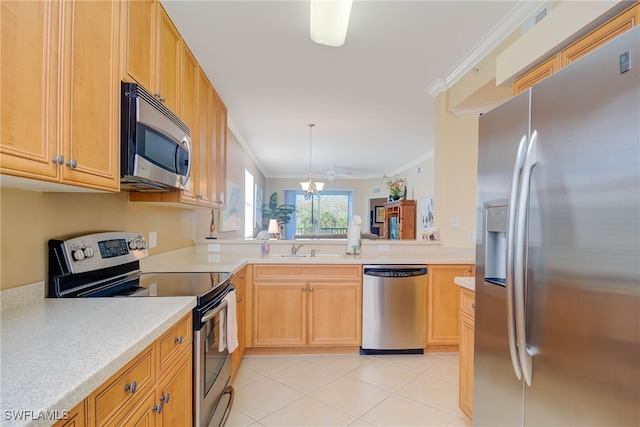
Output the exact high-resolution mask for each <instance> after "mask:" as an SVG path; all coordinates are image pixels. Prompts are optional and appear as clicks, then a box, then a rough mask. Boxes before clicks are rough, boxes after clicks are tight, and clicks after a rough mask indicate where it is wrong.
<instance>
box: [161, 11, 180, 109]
mask: <svg viewBox="0 0 640 427" xmlns="http://www.w3.org/2000/svg"><path fill="white" fill-rule="evenodd" d="M159 9H160V11H159V13H160V14H159V19H158V44H157V51H156V54H157V55H158V61H157V67H158V70H157V83H156V92H154V93H155V94H157V95H158V96H159V98H160V101H161V102H163V103H164V105H165V106H166V107H167V108H168V109H169V110H171V111H174V112H177V111H178V106H179V103H180V79H181V77H182V76H181V75H180V54H181V49H182V37H180V33H179V32H178V30H177V29H176V27H175V26H174V25H173V23H172V22H171V19H170V18H169V15H167V12H165V10H164V8H163V7H162V6H160V8H159Z"/></svg>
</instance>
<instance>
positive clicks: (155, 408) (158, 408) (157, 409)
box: [151, 402, 162, 414]
mask: <svg viewBox="0 0 640 427" xmlns="http://www.w3.org/2000/svg"><path fill="white" fill-rule="evenodd" d="M151 410H152V411H153V412H157V413H158V414H159V413H160V412H162V402H160V403H158V404H157V405H153V407H152V408H151Z"/></svg>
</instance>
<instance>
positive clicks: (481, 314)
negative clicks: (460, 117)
mask: <svg viewBox="0 0 640 427" xmlns="http://www.w3.org/2000/svg"><path fill="white" fill-rule="evenodd" d="M529 97H530V92H525V93H522V94H520V95H518V96H517V97H515V98H514V99H512V100H510V101H509V102H508V103H507V104H503V105H501V106H500V107H498V108H496V109H494V110H492V111H490V112H489V113H487V114H485V115H483V116H482V117H481V118H480V130H479V132H480V133H479V144H480V145H479V150H478V203H477V215H478V218H483V221H482V222H481V226H480V227H481V228H480V229H478V230H477V235H478V236H479V237H480V238H479V243H478V245H477V249H476V329H475V346H474V351H475V353H474V392H473V401H474V408H473V424H474V425H477V426H517V425H522V420H523V382H522V381H521V380H518V378H517V377H516V373H515V371H514V368H513V365H512V361H511V355H510V350H509V340H508V337H507V320H508V319H507V291H506V288H505V287H504V286H501V285H500V284H497V283H499V281H497V280H496V281H493V282H495V283H492V282H485V280H484V279H485V277H489V276H491V277H494V276H495V277H497V278H498V279H499V278H502V279H504V278H505V276H506V270H505V266H504V263H499V262H495V261H496V259H495V257H503V256H504V255H503V254H499V255H498V254H493V253H492V252H494V251H499V250H501V249H502V250H505V247H504V246H505V245H504V244H502V245H496V244H495V242H496V241H500V236H497V235H495V232H494V231H489V230H487V227H486V225H487V221H486V213H487V212H488V211H489V208H490V207H491V206H493V205H494V204H495V203H497V201H502V203H503V204H504V205H507V204H508V202H507V200H508V199H509V189H510V183H511V178H512V175H513V171H514V164H515V162H516V157H517V152H518V148H519V145H520V142H521V140H522V137H523V136H525V137H528V135H529ZM492 230H493V229H492ZM505 234H506V233H505ZM505 237H506V236H505ZM503 242H504V240H503ZM498 265H503V271H501V272H500V271H497V270H498V269H497V267H496V266H498Z"/></svg>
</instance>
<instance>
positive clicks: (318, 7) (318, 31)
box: [309, 0, 353, 47]
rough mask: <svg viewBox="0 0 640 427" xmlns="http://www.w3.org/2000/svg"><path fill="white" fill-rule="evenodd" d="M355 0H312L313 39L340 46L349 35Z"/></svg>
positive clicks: (310, 31) (321, 42)
mask: <svg viewBox="0 0 640 427" xmlns="http://www.w3.org/2000/svg"><path fill="white" fill-rule="evenodd" d="M352 3H353V0H311V24H310V27H309V35H310V36H311V40H313V41H314V42H316V43H319V44H323V45H326V46H332V47H340V46H342V45H343V44H344V39H345V38H346V37H347V27H348V26H349V16H350V15H351V5H352Z"/></svg>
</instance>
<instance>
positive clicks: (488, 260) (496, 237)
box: [484, 200, 508, 286]
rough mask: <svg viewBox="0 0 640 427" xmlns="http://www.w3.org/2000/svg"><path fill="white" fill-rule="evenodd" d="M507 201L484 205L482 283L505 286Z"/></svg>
mask: <svg viewBox="0 0 640 427" xmlns="http://www.w3.org/2000/svg"><path fill="white" fill-rule="evenodd" d="M507 210H508V206H507V201H506V200H496V201H492V202H487V203H485V206H484V214H485V226H486V227H485V233H486V235H485V242H486V245H485V251H484V257H485V259H484V266H485V270H484V274H485V277H484V281H485V282H488V283H493V284H495V285H500V286H505V277H506V274H507Z"/></svg>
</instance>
